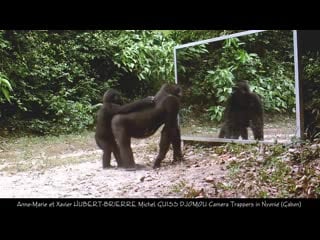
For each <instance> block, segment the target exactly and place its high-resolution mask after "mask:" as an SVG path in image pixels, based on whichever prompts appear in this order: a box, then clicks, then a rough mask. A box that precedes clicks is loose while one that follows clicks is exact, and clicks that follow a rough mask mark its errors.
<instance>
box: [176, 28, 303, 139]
mask: <svg viewBox="0 0 320 240" xmlns="http://www.w3.org/2000/svg"><path fill="white" fill-rule="evenodd" d="M265 31H270V30H249V31H244V32H239V33H234V34H229V35H223V36H220V37H215V38H210V39H206V40H201V41H195V42H190V43H186V44H182V45H177V46H175V47H174V50H173V51H174V52H173V56H174V74H175V83H176V84H178V83H179V81H178V70H177V69H178V66H177V50H178V49H182V48H187V47H193V46H197V45H200V44H206V43H212V42H217V41H222V40H226V39H229V38H235V37H241V36H246V35H250V34H255V33H259V32H265ZM292 34H293V52H294V78H295V99H296V134H295V136H296V138H297V139H300V140H302V139H304V137H303V132H304V122H303V111H302V109H303V108H302V107H303V105H302V91H301V90H302V89H301V86H302V85H301V81H300V79H301V73H300V71H299V70H300V69H301V67H300V62H299V56H298V35H297V30H292ZM179 119H180V118H179V117H178V121H179ZM181 140H182V141H197V142H218V143H219V142H220V143H249V144H252V143H257V142H261V143H265V144H274V143H277V140H263V141H257V140H242V139H228V138H217V137H216V138H213V137H201V136H186V135H181ZM285 143H291V140H288V141H286V142H285Z"/></svg>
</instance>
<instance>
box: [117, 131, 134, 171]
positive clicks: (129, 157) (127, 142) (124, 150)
mask: <svg viewBox="0 0 320 240" xmlns="http://www.w3.org/2000/svg"><path fill="white" fill-rule="evenodd" d="M114 132H115V133H116V134H115V135H116V136H117V140H118V142H119V146H120V147H121V151H120V153H119V149H118V148H117V150H118V153H119V155H120V159H121V160H122V161H121V164H120V165H121V167H124V168H134V167H135V162H134V158H133V152H132V149H131V137H130V136H127V134H126V132H125V130H124V129H123V127H121V126H116V127H115V128H114ZM116 147H118V146H117V145H116Z"/></svg>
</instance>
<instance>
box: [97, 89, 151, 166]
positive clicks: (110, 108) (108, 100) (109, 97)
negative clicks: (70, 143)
mask: <svg viewBox="0 0 320 240" xmlns="http://www.w3.org/2000/svg"><path fill="white" fill-rule="evenodd" d="M120 104H121V98H120V93H119V92H118V91H116V90H114V89H109V90H108V91H106V92H105V94H104V95H103V105H102V107H101V108H100V109H99V111H98V114H97V125H96V134H95V139H96V143H97V145H98V146H99V147H100V148H101V149H102V150H103V157H102V167H103V168H108V167H110V166H111V165H110V160H111V153H112V152H113V155H114V157H115V159H116V161H117V164H118V167H122V165H123V164H122V161H121V157H120V152H119V148H118V146H117V144H116V142H115V140H114V136H113V134H112V130H111V119H112V117H113V116H114V115H115V114H117V113H129V112H133V111H138V110H141V109H143V108H145V107H148V106H154V101H153V97H147V98H145V99H142V100H137V101H135V102H133V103H128V104H125V105H123V106H120Z"/></svg>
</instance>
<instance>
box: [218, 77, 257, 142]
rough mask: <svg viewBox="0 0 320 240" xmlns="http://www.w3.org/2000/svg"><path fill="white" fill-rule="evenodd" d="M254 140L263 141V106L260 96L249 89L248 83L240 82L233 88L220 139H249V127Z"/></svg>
mask: <svg viewBox="0 0 320 240" xmlns="http://www.w3.org/2000/svg"><path fill="white" fill-rule="evenodd" d="M249 126H250V127H251V129H252V132H253V136H254V139H256V140H263V106H262V102H261V99H260V97H259V95H257V94H256V93H253V92H251V91H250V89H249V85H248V83H247V81H239V82H238V83H237V84H236V85H235V86H234V88H233V91H232V93H231V96H230V97H229V99H228V101H227V105H226V109H225V112H224V123H223V125H222V128H221V130H220V133H219V138H232V139H238V138H239V137H240V136H241V137H242V139H248V129H247V128H248V127H249Z"/></svg>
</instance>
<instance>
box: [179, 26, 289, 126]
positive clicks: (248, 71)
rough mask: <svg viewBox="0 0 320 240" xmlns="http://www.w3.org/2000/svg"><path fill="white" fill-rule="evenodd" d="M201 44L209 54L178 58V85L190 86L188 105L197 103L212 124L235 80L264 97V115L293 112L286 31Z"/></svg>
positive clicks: (217, 119) (217, 116)
mask: <svg viewBox="0 0 320 240" xmlns="http://www.w3.org/2000/svg"><path fill="white" fill-rule="evenodd" d="M258 36H259V37H258ZM277 38H278V41H279V42H277ZM279 43H281V44H282V45H281V44H279ZM205 46H206V48H207V51H202V52H201V54H199V53H196V54H194V55H193V56H192V55H191V56H190V55H189V56H187V57H186V56H185V55H183V54H180V55H178V57H180V58H181V59H180V60H179V63H178V64H180V65H182V66H180V67H179V68H178V72H179V74H178V76H179V81H180V82H182V83H183V84H184V85H185V86H186V87H187V88H188V90H187V92H186V95H188V98H187V101H188V103H189V104H190V105H193V104H199V102H200V103H201V105H204V106H205V108H206V109H207V110H206V111H207V112H208V113H209V118H210V119H211V120H216V121H220V120H221V118H222V114H223V110H224V105H225V102H226V100H227V99H228V97H229V96H230V94H231V92H232V87H233V86H234V84H235V83H236V81H238V80H248V81H249V85H250V88H251V90H252V91H254V92H255V93H257V94H259V95H260V96H261V97H262V99H263V104H264V109H265V111H266V112H270V113H274V112H294V111H295V95H294V75H293V54H292V51H293V50H292V33H291V34H290V31H288V32H285V33H283V32H279V31H270V32H267V33H258V34H253V35H248V36H245V37H242V38H241V40H240V38H232V39H226V40H224V41H222V42H218V43H215V44H214V45H205ZM275 47H277V48H279V49H277V48H275ZM274 49H277V50H274ZM184 51H187V49H185V50H184ZM178 66H179V65H178ZM183 69H187V70H185V71H183ZM208 69H209V70H208ZM193 96H195V97H193ZM195 98H196V99H197V100H196V101H195V100H194V99H195ZM199 99H201V100H199ZM186 105H188V104H186Z"/></svg>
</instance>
